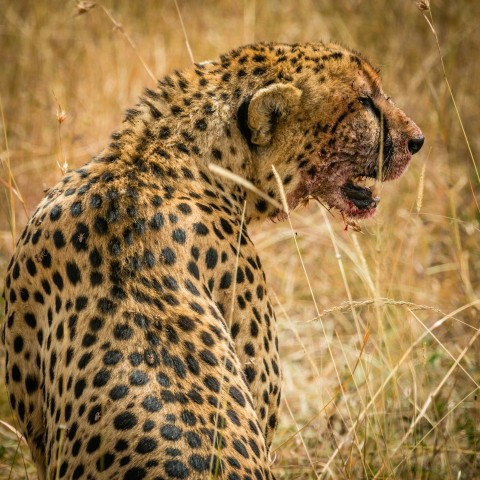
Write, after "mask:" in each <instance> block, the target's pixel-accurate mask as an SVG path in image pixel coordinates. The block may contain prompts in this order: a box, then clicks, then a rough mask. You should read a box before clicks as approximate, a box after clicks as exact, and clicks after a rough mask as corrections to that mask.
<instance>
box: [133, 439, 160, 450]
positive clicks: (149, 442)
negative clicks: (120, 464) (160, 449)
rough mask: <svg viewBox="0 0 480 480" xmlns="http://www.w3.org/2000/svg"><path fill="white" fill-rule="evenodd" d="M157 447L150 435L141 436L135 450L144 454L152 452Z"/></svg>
mask: <svg viewBox="0 0 480 480" xmlns="http://www.w3.org/2000/svg"><path fill="white" fill-rule="evenodd" d="M156 448H157V441H156V440H155V439H154V438H152V437H142V438H141V439H140V440H139V442H138V444H137V448H136V449H135V451H136V452H137V453H141V454H145V453H150V452H153V451H154V450H155V449H156Z"/></svg>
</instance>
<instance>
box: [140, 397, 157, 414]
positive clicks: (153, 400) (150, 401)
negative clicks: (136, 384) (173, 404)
mask: <svg viewBox="0 0 480 480" xmlns="http://www.w3.org/2000/svg"><path fill="white" fill-rule="evenodd" d="M142 407H143V408H144V409H145V410H146V411H147V412H150V413H154V412H158V411H159V410H160V409H161V408H162V404H161V402H160V400H159V399H158V398H157V397H154V396H153V395H148V396H147V397H145V398H144V400H143V402H142Z"/></svg>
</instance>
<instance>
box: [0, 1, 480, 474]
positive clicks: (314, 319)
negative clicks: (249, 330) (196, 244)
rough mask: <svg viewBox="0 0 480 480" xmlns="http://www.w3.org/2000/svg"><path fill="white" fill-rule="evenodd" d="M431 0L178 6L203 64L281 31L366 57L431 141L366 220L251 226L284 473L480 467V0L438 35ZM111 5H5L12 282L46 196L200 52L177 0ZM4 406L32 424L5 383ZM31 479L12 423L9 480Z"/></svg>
mask: <svg viewBox="0 0 480 480" xmlns="http://www.w3.org/2000/svg"><path fill="white" fill-rule="evenodd" d="M416 3H418V2H414V1H413V0H412V1H409V0H369V1H368V2H367V1H361V0H321V1H320V0H317V1H315V0H284V1H282V2H277V1H257V2H256V1H255V0H244V2H233V1H231V2H227V1H222V2H219V1H213V0H208V1H204V2H195V1H193V0H191V1H188V0H183V1H182V0H179V1H178V7H179V9H180V10H181V12H182V16H183V22H184V27H185V33H186V35H187V36H188V40H189V45H190V47H191V52H192V55H193V56H194V58H195V60H203V59H208V58H212V57H214V56H216V55H217V54H219V53H221V52H223V51H225V50H228V49H229V48H231V47H234V46H237V45H239V44H242V43H245V42H249V41H252V40H268V39H270V40H279V41H307V40H317V39H328V38H332V39H336V40H339V41H341V42H343V43H345V44H348V45H351V46H354V47H355V48H357V49H358V50H360V51H362V52H365V53H368V55H369V56H370V58H371V60H372V61H373V62H374V63H375V64H377V65H381V67H382V71H383V78H384V85H385V88H386V90H387V91H388V93H389V94H390V95H392V97H393V98H395V100H396V102H397V103H398V104H399V105H400V106H402V107H403V108H404V109H405V111H407V112H408V113H409V114H410V115H411V116H412V117H413V118H414V119H415V121H416V122H417V123H418V124H419V125H420V126H421V127H422V129H423V131H424V133H425V136H426V138H427V141H426V145H425V147H424V149H423V150H422V152H421V154H419V155H418V156H417V157H415V160H414V162H413V164H412V166H411V168H410V170H409V171H408V173H407V175H406V176H405V177H404V178H402V179H401V180H400V181H399V182H396V183H395V184H392V185H390V184H388V185H385V186H384V187H383V192H382V205H381V209H380V212H379V214H378V215H377V217H376V218H375V219H374V220H373V221H370V222H368V223H367V224H365V225H362V230H363V233H355V232H352V230H351V229H350V230H349V231H344V230H343V223H342V221H341V219H340V218H338V217H331V216H330V215H328V214H326V213H325V210H324V209H323V208H322V207H320V206H319V205H316V204H312V205H311V206H310V207H309V209H308V211H305V210H302V211H301V212H293V213H292V215H291V226H290V225H289V224H288V222H283V223H278V224H272V225H270V226H268V227H267V228H265V227H262V228H261V229H257V230H256V231H255V232H253V233H254V235H253V236H254V241H255V242H256V245H257V247H258V249H259V251H260V254H261V257H262V259H263V263H264V267H265V269H266V271H267V275H268V279H269V281H270V286H271V288H270V290H271V295H272V299H273V300H274V303H275V304H276V309H277V314H278V320H279V325H280V336H281V338H280V341H281V356H282V363H283V370H284V401H283V404H282V417H281V424H280V428H279V430H278V433H277V436H276V440H275V447H274V449H275V457H276V459H275V462H274V464H273V468H274V471H275V472H276V474H277V476H278V477H279V478H282V479H310V478H312V479H317V478H322V479H327V478H335V479H336V478H339V479H354V478H355V479H357V478H365V479H367V478H368V479H407V480H408V479H412V480H413V479H422V480H433V479H452V480H453V479H475V478H478V476H479V473H478V472H479V471H480V453H479V452H480V433H479V429H480V409H479V400H478V395H479V383H480V344H479V342H478V340H477V339H478V336H479V335H480V333H479V332H480V330H479V328H480V322H479V318H480V313H479V311H480V301H479V293H480V292H479V289H480V248H479V246H480V245H479V244H480V242H479V239H480V227H479V220H480V214H479V208H478V203H477V202H478V199H479V194H480V185H479V179H478V176H477V173H476V166H475V165H474V163H475V155H476V156H477V157H479V158H477V161H476V162H477V166H478V165H479V162H480V155H479V152H480V135H479V132H478V118H479V116H480V94H479V92H478V78H480V63H479V62H478V45H479V44H480V30H479V29H478V21H479V18H480V2H476V1H471V0H458V1H457V2H451V1H449V0H435V1H431V2H430V3H431V7H432V10H433V20H434V32H432V29H431V28H430V26H429V24H428V23H427V21H426V19H425V18H424V16H423V15H422V13H423V14H425V15H426V17H427V18H428V19H429V21H430V22H431V17H430V15H429V13H430V12H429V11H428V10H423V12H421V11H420V10H419V9H418V7H417V5H416ZM419 3H422V4H423V5H424V6H425V5H428V2H426V1H423V2H419ZM85 5H86V4H85ZM101 5H102V6H103V7H104V8H102V7H99V6H97V7H95V8H93V9H91V10H90V11H88V12H87V13H86V14H84V15H81V16H75V15H74V14H75V12H76V7H75V3H74V2H64V1H60V0H55V1H54V0H49V1H46V0H43V1H41V0H37V1H35V2H33V1H27V0H6V1H4V2H3V3H2V8H1V9H0V44H1V48H0V64H1V65H2V74H1V75H0V105H1V106H2V111H3V114H2V117H1V118H2V131H1V135H0V139H1V140H0V159H1V162H2V173H1V177H0V178H1V184H2V185H1V186H0V188H1V189H2V192H1V194H2V200H1V201H0V205H1V213H0V276H1V277H3V274H4V272H5V268H6V264H7V263H8V260H9V257H10V255H11V252H12V246H13V242H12V232H13V233H14V234H15V235H16V236H18V234H19V232H20V231H21V228H22V226H23V225H24V224H25V222H26V220H27V217H28V215H29V214H30V213H32V212H33V209H34V207H35V205H36V203H37V202H38V201H39V199H40V198H41V197H42V195H43V189H44V188H46V187H48V186H51V185H52V184H53V183H55V182H56V181H57V180H58V179H59V178H60V177H61V169H63V168H64V166H65V165H68V166H69V167H70V168H71V167H77V166H80V165H81V164H83V163H84V162H86V161H88V159H89V157H90V156H91V155H93V154H95V153H96V152H98V151H99V150H100V149H101V147H102V146H103V145H104V144H105V143H106V142H107V139H108V135H109V133H110V132H111V131H112V130H113V129H114V128H115V127H116V126H117V125H118V123H119V120H120V119H121V114H122V111H123V110H124V109H125V108H126V107H128V106H130V105H131V104H132V103H134V101H135V98H136V95H138V94H139V93H140V91H141V89H142V88H143V87H144V86H152V85H153V79H152V78H151V75H150V73H149V72H153V74H154V75H155V76H157V77H160V76H162V75H163V74H165V73H167V72H168V71H170V70H172V69H174V68H181V67H185V66H187V65H188V64H189V63H190V59H189V58H190V53H189V49H188V48H187V47H186V43H185V35H184V31H183V29H182V25H181V24H180V22H179V19H178V15H177V9H176V4H175V2H174V1H173V0H172V1H163V2H154V1H153V0H150V1H143V2H128V1H122V2H113V0H103V1H102V2H101ZM108 14H110V15H111V17H110V18H109V16H108ZM120 24H121V25H120ZM433 33H435V35H436V36H438V44H439V47H440V50H441V53H442V55H443V62H444V69H443V68H442V63H441V62H440V58H439V52H438V49H437V43H436V38H435V35H434V34H433ZM145 66H147V68H145ZM444 73H446V75H447V78H448V81H449V83H448V84H447V83H446V82H445V78H444ZM451 94H453V98H454V99H455V102H456V103H455V104H454V103H453V101H452V95H451ZM457 108H458V112H459V114H460V118H461V120H462V122H463V124H462V123H461V122H460V121H459V116H458V115H457V110H456V109H457ZM462 129H463V130H462ZM466 138H467V139H469V141H470V145H468V144H467V142H466ZM59 167H60V168H59ZM23 205H24V206H25V207H23ZM294 239H295V240H296V242H294ZM297 245H298V251H297ZM299 253H300V255H301V257H300V255H299ZM302 262H303V264H304V265H305V269H303V267H302ZM2 310H3V308H2ZM0 355H2V354H1V353H0ZM2 363H3V361H2ZM1 369H3V366H2V367H1ZM2 376H3V372H2ZM0 418H1V419H3V420H5V421H6V422H7V423H8V424H10V425H14V424H15V422H14V419H13V418H12V415H11V412H10V408H9V406H8V400H7V397H6V393H5V389H4V387H3V384H1V383H0ZM22 452H23V455H22ZM27 476H28V478H30V479H34V478H36V476H35V473H34V468H33V466H32V464H31V462H30V460H29V457H28V452H27V449H26V448H25V447H24V446H21V445H20V447H19V442H18V440H17V438H16V436H15V433H13V432H12V431H11V430H9V429H8V428H7V427H6V426H5V425H4V424H3V423H0V478H11V479H17V478H27Z"/></svg>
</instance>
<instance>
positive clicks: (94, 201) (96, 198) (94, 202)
mask: <svg viewBox="0 0 480 480" xmlns="http://www.w3.org/2000/svg"><path fill="white" fill-rule="evenodd" d="M89 206H90V208H100V207H101V206H102V197H101V196H100V195H98V194H96V193H94V194H93V195H92V196H91V197H90V205H89Z"/></svg>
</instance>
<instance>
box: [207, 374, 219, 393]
mask: <svg viewBox="0 0 480 480" xmlns="http://www.w3.org/2000/svg"><path fill="white" fill-rule="evenodd" d="M203 383H204V384H205V386H206V387H207V388H208V389H209V390H211V391H212V392H215V393H218V392H219V391H220V383H219V381H218V380H217V379H216V378H215V377H212V376H211V375H207V376H206V377H205V379H204V381H203Z"/></svg>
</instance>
